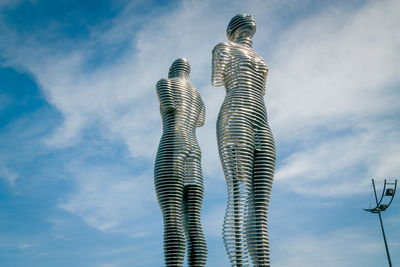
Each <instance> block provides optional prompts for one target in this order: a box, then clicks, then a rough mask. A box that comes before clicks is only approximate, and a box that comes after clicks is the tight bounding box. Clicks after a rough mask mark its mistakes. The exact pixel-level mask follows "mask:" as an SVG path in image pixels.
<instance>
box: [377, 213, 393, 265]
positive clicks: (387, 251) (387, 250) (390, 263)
mask: <svg viewBox="0 0 400 267" xmlns="http://www.w3.org/2000/svg"><path fill="white" fill-rule="evenodd" d="M378 215H379V221H380V222H381V229H382V235H383V241H384V242H385V248H386V255H387V258H388V261H389V267H392V261H391V260H390V254H389V248H388V245H387V242H386V235H385V229H383V222H382V215H381V212H378Z"/></svg>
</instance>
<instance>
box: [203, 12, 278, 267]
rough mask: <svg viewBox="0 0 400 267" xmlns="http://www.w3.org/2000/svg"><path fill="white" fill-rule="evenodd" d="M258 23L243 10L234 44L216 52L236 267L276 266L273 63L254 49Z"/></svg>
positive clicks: (227, 223)
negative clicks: (271, 220) (267, 97)
mask: <svg viewBox="0 0 400 267" xmlns="http://www.w3.org/2000/svg"><path fill="white" fill-rule="evenodd" d="M255 31H256V24H255V21H254V19H253V18H252V16H250V15H247V14H239V15H236V16H235V17H233V18H232V20H231V21H230V22H229V25H228V27H227V31H226V32H227V36H228V39H229V42H226V43H225V42H224V43H220V44H218V45H216V46H215V48H214V50H213V52H212V56H213V57H212V79H211V83H212V85H214V86H222V85H224V86H225V89H226V97H225V100H224V102H223V104H222V107H221V110H220V113H219V116H218V120H217V138H218V148H219V154H220V158H221V163H222V166H223V170H224V173H225V178H226V181H227V186H228V204H227V209H226V213H225V219H224V226H223V239H224V243H225V247H226V250H227V253H228V256H229V259H230V262H231V264H232V266H249V265H250V261H251V262H252V263H253V265H254V266H258V267H262V266H270V257H269V240H268V232H267V212H268V205H269V199H270V193H271V189H272V181H273V177H274V171H275V145H274V139H273V136H272V133H271V130H270V128H269V126H268V120H267V112H266V107H265V104H264V94H265V82H266V78H267V74H268V67H267V65H266V63H265V62H264V60H263V59H262V58H261V57H260V56H259V55H258V54H257V53H256V52H255V51H254V50H253V48H252V37H253V35H254V33H255Z"/></svg>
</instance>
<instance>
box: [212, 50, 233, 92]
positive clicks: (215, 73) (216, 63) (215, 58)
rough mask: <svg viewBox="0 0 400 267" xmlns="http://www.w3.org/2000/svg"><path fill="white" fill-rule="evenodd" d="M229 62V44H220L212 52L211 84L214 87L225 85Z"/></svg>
mask: <svg viewBox="0 0 400 267" xmlns="http://www.w3.org/2000/svg"><path fill="white" fill-rule="evenodd" d="M228 60H229V48H228V44H226V43H220V44H218V45H216V46H215V47H214V49H213V51H212V74H211V84H212V85H214V86H222V85H224V72H225V67H226V64H227V62H228Z"/></svg>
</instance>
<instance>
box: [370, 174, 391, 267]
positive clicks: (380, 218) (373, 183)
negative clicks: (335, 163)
mask: <svg viewBox="0 0 400 267" xmlns="http://www.w3.org/2000/svg"><path fill="white" fill-rule="evenodd" d="M372 186H373V187H374V194H375V201H376V205H378V197H377V196H376V189H375V181H374V179H372ZM378 209H379V207H378ZM378 215H379V222H380V223H381V229H382V235H383V241H384V242H385V248H386V255H387V258H388V262H389V267H392V261H391V260H390V254H389V248H388V245H387V242H386V235H385V229H384V228H383V222H382V215H381V211H380V210H379V212H378Z"/></svg>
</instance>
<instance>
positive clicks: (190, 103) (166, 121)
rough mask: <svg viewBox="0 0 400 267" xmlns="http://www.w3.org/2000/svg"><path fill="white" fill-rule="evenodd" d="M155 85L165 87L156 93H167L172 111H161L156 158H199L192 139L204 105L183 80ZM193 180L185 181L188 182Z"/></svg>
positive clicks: (166, 81)
mask: <svg viewBox="0 0 400 267" xmlns="http://www.w3.org/2000/svg"><path fill="white" fill-rule="evenodd" d="M159 84H166V87H162V86H161V87H160V89H158V90H169V91H170V93H171V97H172V99H173V103H174V106H175V110H174V111H173V112H171V111H169V112H166V111H165V110H163V109H162V108H161V109H160V111H161V116H162V121H163V135H162V137H161V141H160V146H159V149H158V154H159V155H158V156H157V157H159V156H161V155H160V154H165V153H174V154H177V155H181V156H191V157H198V158H200V157H201V151H200V147H199V144H198V142H197V138H196V127H198V126H201V125H198V124H199V121H201V120H204V118H201V116H203V115H202V110H203V109H204V103H203V101H202V99H201V97H200V95H199V93H198V92H197V90H196V89H195V88H194V87H193V85H192V84H191V83H190V81H188V80H187V79H185V78H181V77H175V78H170V79H161V80H160V81H159ZM190 182H193V181H185V183H190Z"/></svg>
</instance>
